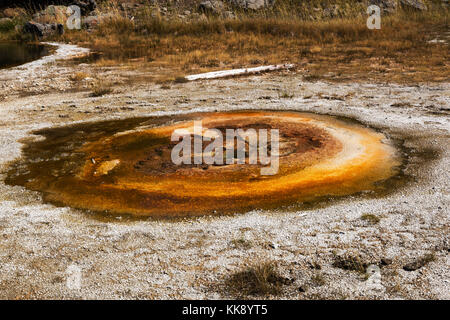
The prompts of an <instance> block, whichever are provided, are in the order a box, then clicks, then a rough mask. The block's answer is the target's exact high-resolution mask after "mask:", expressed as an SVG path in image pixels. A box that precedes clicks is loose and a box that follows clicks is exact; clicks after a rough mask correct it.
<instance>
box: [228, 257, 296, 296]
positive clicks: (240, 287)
mask: <svg viewBox="0 0 450 320" xmlns="http://www.w3.org/2000/svg"><path fill="white" fill-rule="evenodd" d="M288 282H289V280H288V279H286V278H284V277H282V276H281V275H280V274H279V271H278V269H277V265H276V263H275V262H263V263H260V264H255V265H252V266H248V267H245V269H244V270H242V271H238V272H236V273H234V274H232V275H231V276H230V277H229V278H228V279H226V281H225V287H226V290H227V293H228V294H231V295H233V296H237V297H246V296H268V295H278V294H280V293H281V290H282V286H283V285H285V284H287V283H288Z"/></svg>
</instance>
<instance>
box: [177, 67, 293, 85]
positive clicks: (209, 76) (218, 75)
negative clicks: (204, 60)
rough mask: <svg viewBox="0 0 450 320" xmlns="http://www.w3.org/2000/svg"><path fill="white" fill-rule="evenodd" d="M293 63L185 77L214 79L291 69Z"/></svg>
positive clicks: (190, 79)
mask: <svg viewBox="0 0 450 320" xmlns="http://www.w3.org/2000/svg"><path fill="white" fill-rule="evenodd" d="M294 66H295V65H293V64H277V65H271V66H261V67H254V68H241V69H232V70H222V71H213V72H206V73H199V74H192V75H190V76H186V79H187V80H189V81H194V80H201V79H216V78H224V77H233V76H240V75H247V74H255V73H260V72H267V71H276V70H282V69H292V68H293V67H294Z"/></svg>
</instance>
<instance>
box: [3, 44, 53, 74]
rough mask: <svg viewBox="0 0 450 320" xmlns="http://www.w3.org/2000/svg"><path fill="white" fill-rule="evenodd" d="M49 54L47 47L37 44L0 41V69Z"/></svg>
mask: <svg viewBox="0 0 450 320" xmlns="http://www.w3.org/2000/svg"><path fill="white" fill-rule="evenodd" d="M48 54H49V47H48V46H45V45H39V44H26V43H18V42H0V69H4V68H10V67H15V66H18V65H21V64H24V63H27V62H31V61H34V60H37V59H39V58H41V57H43V56H45V55H48Z"/></svg>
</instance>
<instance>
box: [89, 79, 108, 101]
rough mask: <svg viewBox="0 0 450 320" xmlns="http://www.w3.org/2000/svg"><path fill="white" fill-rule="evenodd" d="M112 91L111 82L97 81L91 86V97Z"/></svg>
mask: <svg viewBox="0 0 450 320" xmlns="http://www.w3.org/2000/svg"><path fill="white" fill-rule="evenodd" d="M112 91H113V89H112V87H111V84H110V83H109V82H107V81H106V82H105V81H97V82H95V83H94V85H93V87H92V92H91V94H90V96H91V97H101V96H104V95H106V94H109V93H111V92H112Z"/></svg>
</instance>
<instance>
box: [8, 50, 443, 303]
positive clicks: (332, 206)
mask: <svg viewBox="0 0 450 320" xmlns="http://www.w3.org/2000/svg"><path fill="white" fill-rule="evenodd" d="M66 49H67V48H66ZM69 49H70V48H69ZM72 49H74V50H67V51H65V53H64V55H63V56H65V57H68V56H70V55H71V54H79V53H80V52H79V51H77V50H75V48H72ZM61 57H62V56H60V57H59V58H61ZM47 59H50V58H47ZM52 61H53V62H52V63H50V64H39V66H38V68H39V69H38V72H36V71H33V72H29V73H28V75H27V77H19V74H22V73H23V72H28V71H27V70H28V69H27V67H25V68H24V67H21V68H14V69H9V70H3V71H0V87H2V88H3V89H2V91H1V93H0V96H3V97H0V150H1V152H0V231H1V234H0V298H3V299H5V298H8V299H13V298H17V299H48V298H58V299H59V298H62V299H70V298H75V299H92V298H99V299H108V298H113V299H135V298H143V299H175V298H178V299H180V298H184V299H188V298H190V299H220V298H233V296H230V295H229V294H228V292H229V290H227V288H226V287H224V286H223V285H222V284H223V283H224V280H225V279H226V278H227V277H229V276H230V275H231V274H233V273H234V272H236V271H239V270H241V269H242V268H243V267H244V266H245V265H247V264H260V263H262V262H264V261H276V263H277V265H278V269H279V272H280V273H281V274H282V275H283V276H284V277H286V278H288V279H289V280H290V281H288V282H287V283H288V284H286V285H285V286H283V288H282V289H283V290H282V294H281V295H280V296H276V297H270V298H275V299H276V298H288V299H346V298H347V299H350V298H356V299H368V298H379V299H383V298H389V299H413V298H414V299H430V298H437V299H449V298H450V264H449V254H448V252H449V249H450V239H449V212H450V204H449V196H450V194H449V190H450V188H449V180H450V179H449V170H448V168H449V167H450V156H449V152H450V148H449V145H450V140H449V129H450V124H449V122H450V117H449V114H450V83H444V84H438V85H433V84H430V85H420V86H419V85H418V86H400V85H392V84H371V83H339V84H332V83H324V82H315V83H313V82H305V81H303V80H302V75H301V74H300V73H296V72H289V71H284V72H278V73H272V74H264V75H260V76H251V77H245V78H236V79H226V80H202V81H196V82H190V83H180V84H174V85H172V86H171V87H170V88H169V87H167V86H163V87H161V86H160V85H157V84H152V83H144V84H142V83H140V84H135V85H118V86H116V87H115V89H114V92H113V93H112V94H109V95H105V96H102V97H97V98H94V97H90V96H89V94H88V92H86V91H85V92H80V91H70V90H69V91H67V92H64V90H68V89H70V80H69V76H70V74H73V72H75V71H82V70H85V69H89V66H88V65H81V66H78V67H76V69H75V68H74V67H70V66H67V64H64V66H63V67H61V65H60V63H58V62H55V60H52ZM114 72H116V74H114ZM105 73H107V74H108V75H109V76H114V75H116V76H117V77H120V70H119V69H117V70H112V71H111V70H110V69H108V71H105ZM15 74H17V75H16V76H15ZM283 92H287V93H289V94H292V95H293V97H292V98H281V97H284V96H287V95H283V94H282V93H283ZM234 109H276V110H299V111H311V112H317V113H325V114H332V115H340V116H347V117H351V118H355V119H357V120H359V121H361V122H363V123H364V124H367V125H370V126H373V127H375V128H378V129H379V130H382V131H383V132H385V133H386V134H387V135H388V136H389V137H391V138H392V139H399V140H398V141H402V140H403V141H404V143H401V142H399V143H400V144H403V148H404V149H403V150H405V151H407V152H406V153H405V156H406V157H407V163H406V165H405V167H404V174H405V176H406V177H407V179H406V178H405V181H406V182H405V183H404V185H403V186H402V187H399V188H397V189H395V190H393V191H392V192H390V193H389V194H388V195H385V196H383V197H379V196H378V197H373V196H372V197H371V196H367V195H358V196H351V197H346V198H344V199H339V200H333V199H330V200H329V201H327V202H325V203H321V204H320V205H316V206H313V207H311V208H307V209H304V210H300V211H296V210H291V211H289V212H287V211H279V212H266V211H253V212H249V213H246V214H241V215H235V216H224V217H202V218H197V219H188V220H182V221H124V220H120V219H117V220H116V221H111V220H109V221H108V220H106V221H102V220H99V219H96V218H95V217H93V216H91V215H89V214H88V213H85V212H80V211H76V210H73V209H70V208H62V207H55V206H52V205H48V204H43V203H42V201H41V196H40V194H38V193H35V192H31V191H28V190H25V189H23V188H21V187H11V186H7V185H5V184H4V183H3V180H4V179H5V176H6V174H5V172H6V170H7V167H8V162H9V161H12V160H14V159H16V158H18V157H20V155H21V143H20V140H21V139H24V138H26V139H29V138H30V137H32V135H31V134H30V131H31V130H33V129H38V128H44V127H50V126H59V125H65V124H70V123H74V122H80V121H98V120H104V119H117V118H126V117H133V116H141V115H157V114H174V113H180V112H193V111H213V110H234ZM34 138H37V137H34ZM363 214H371V215H375V216H377V217H378V218H380V220H379V222H375V223H370V222H369V221H366V220H363V219H361V216H362V215H363ZM244 242H245V243H246V245H245V246H239V245H237V244H239V243H244ZM427 254H430V255H432V257H433V259H430V260H432V261H430V262H429V263H427V264H425V265H423V266H421V267H419V268H417V269H416V270H413V271H407V270H405V269H408V270H410V269H411V268H407V267H406V268H405V265H407V264H409V263H411V262H414V261H417V260H418V259H420V257H423V256H424V255H427ZM346 255H347V256H349V255H351V256H357V257H359V259H360V260H361V261H363V262H364V264H365V265H369V264H375V265H379V266H380V272H379V273H377V274H376V275H373V276H367V275H365V274H362V273H358V272H355V271H351V270H343V269H341V268H338V267H337V266H336V265H335V264H334V262H335V259H336V256H346ZM319 266H320V267H319ZM419 266H420V265H419ZM413 269H414V268H413ZM73 270H75V273H76V270H79V271H80V272H81V286H80V287H78V286H76V285H75V286H74V285H70V281H69V283H68V279H69V280H70V279H73V272H74V271H73ZM71 272H72V273H71ZM318 278H320V279H321V280H320V281H317V279H318Z"/></svg>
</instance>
